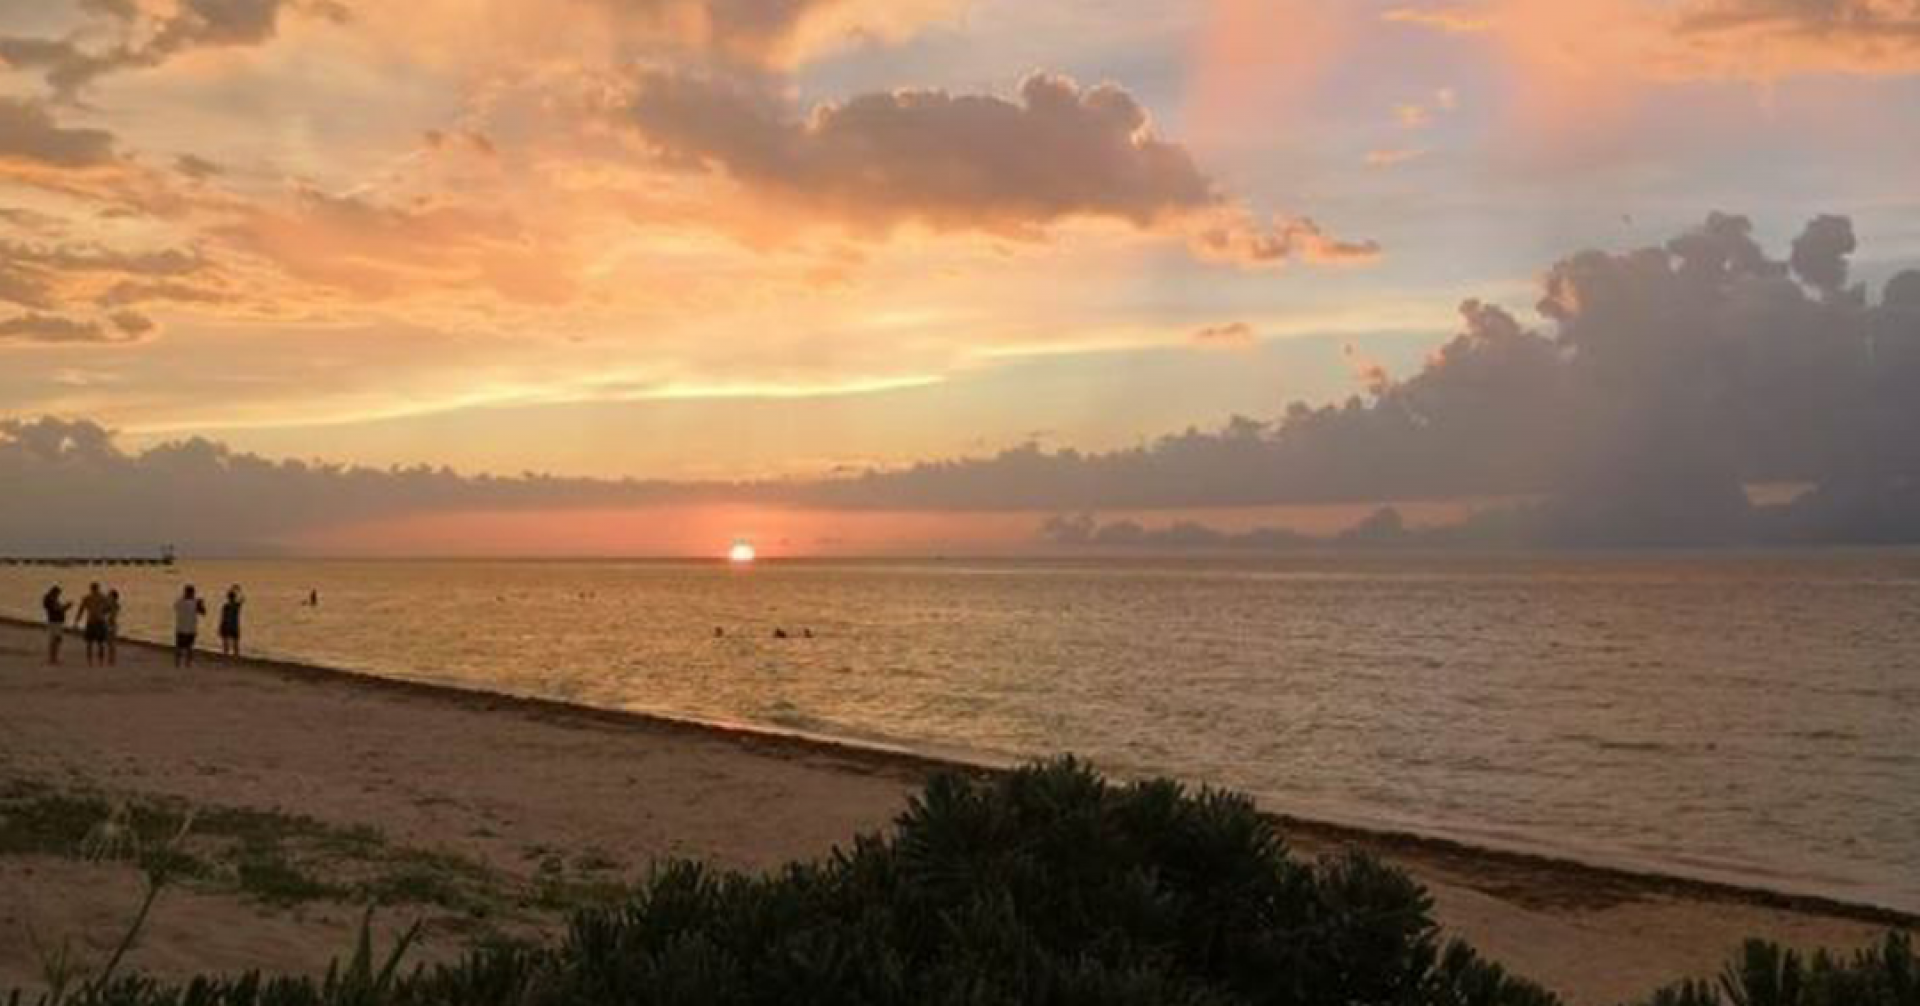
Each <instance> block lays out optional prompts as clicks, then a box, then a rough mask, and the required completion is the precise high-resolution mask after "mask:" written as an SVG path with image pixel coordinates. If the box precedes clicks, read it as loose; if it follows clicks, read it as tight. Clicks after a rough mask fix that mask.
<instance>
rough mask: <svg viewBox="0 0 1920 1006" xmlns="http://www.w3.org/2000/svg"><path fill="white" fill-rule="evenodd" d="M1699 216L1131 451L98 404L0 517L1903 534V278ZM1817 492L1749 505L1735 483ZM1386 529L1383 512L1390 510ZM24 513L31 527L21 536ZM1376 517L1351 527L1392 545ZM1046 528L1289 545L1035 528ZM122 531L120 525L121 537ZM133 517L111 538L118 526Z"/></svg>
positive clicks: (1916, 289) (1909, 524) (1101, 538)
mask: <svg viewBox="0 0 1920 1006" xmlns="http://www.w3.org/2000/svg"><path fill="white" fill-rule="evenodd" d="M1752 231H1753V228H1752V224H1751V223H1750V222H1749V221H1748V220H1747V219H1746V218H1744V217H1739V216H1732V215H1727V214H1720V213H1715V214H1713V215H1711V216H1710V217H1708V219H1707V220H1706V221H1705V222H1704V223H1702V224H1701V225H1699V226H1698V227H1695V228H1693V229H1691V230H1689V231H1687V232H1685V233H1683V234H1681V235H1679V236H1677V237H1675V238H1673V239H1672V240H1670V241H1668V242H1666V243H1665V244H1662V245H1654V246H1648V247H1642V248H1638V249H1632V250H1628V251H1624V252H1606V251H1584V252H1580V253H1578V254H1575V255H1572V256H1570V257H1567V258H1564V259H1561V260H1560V261H1559V262H1557V263H1555V264H1554V265H1553V266H1552V268H1550V269H1549V270H1548V271H1547V273H1546V274H1545V277H1544V278H1543V280H1542V290H1541V297H1540V300H1539V302H1538V304H1537V311H1538V313H1539V315H1540V316H1541V318H1542V319H1543V321H1544V322H1545V323H1546V326H1547V327H1546V330H1544V331H1543V330H1540V329H1535V328H1532V327H1529V326H1528V325H1526V324H1523V323H1522V321H1521V320H1520V319H1519V318H1517V317H1516V316H1515V315H1514V314H1513V313H1511V312H1509V311H1508V310H1506V309H1504V308H1502V307H1499V306H1497V305H1493V304H1489V303H1484V302H1481V301H1479V300H1468V301H1466V302H1465V303H1464V304H1462V306H1461V308H1460V314H1461V318H1462V322H1463V324H1462V331H1461V332H1460V333H1459V334H1457V335H1455V336H1454V337H1453V338H1451V339H1450V340H1448V341H1447V342H1445V343H1444V344H1443V345H1442V346H1441V347H1440V348H1439V349H1438V350H1437V351H1435V352H1434V354H1433V355H1432V357H1431V358H1430V359H1429V360H1428V361H1427V363H1426V364H1425V366H1424V367H1422V368H1421V369H1420V370H1419V372H1418V373H1415V374H1413V375H1411V376H1409V377H1406V378H1405V379H1394V378H1392V377H1390V376H1386V375H1380V376H1378V377H1377V378H1376V379H1375V380H1374V382H1373V383H1372V385H1371V387H1370V390H1369V391H1368V393H1367V394H1366V395H1365V396H1361V395H1355V396H1353V397H1351V398H1349V399H1347V400H1346V401H1345V402H1343V403H1338V404H1328V405H1319V406H1315V405H1313V404H1310V403H1305V402H1296V403H1294V404H1293V405H1292V406H1290V407H1289V408H1288V409H1287V410H1286V412H1285V413H1284V414H1283V415H1282V416H1280V417H1278V418H1275V419H1272V420H1258V419H1249V418H1244V417H1236V418H1234V419H1233V420H1232V421H1231V422H1229V423H1227V424H1226V425H1225V426H1224V427H1222V428H1220V429H1218V430H1214V431H1199V430H1188V431H1186V432H1184V433H1179V434H1174V435H1170V436H1165V437H1162V438H1160V439H1158V440H1156V441H1154V442H1153V443H1152V444H1150V445H1148V446H1145V447H1141V448H1138V449H1132V450H1123V451H1115V452H1107V453H1083V452H1081V451H1077V450H1073V449H1063V450H1056V451H1048V450H1043V449H1041V448H1039V447H1037V446H1034V445H1031V444H1029V445H1026V446H1022V447H1017V448H1013V449H1009V450H1005V451H1002V452H1000V453H999V454H996V455H992V456H989V457H979V458H971V459H961V460H954V461H943V462H928V463H921V464H917V465H913V466H910V467H906V468H900V469H893V470H885V471H871V472H867V473H864V474H860V475H855V476H848V477H839V478H830V479H823V480H816V481H810V482H762V483H725V484H722V483H671V482H648V483H640V482H632V481H620V482H616V481H605V480H592V479H552V478H543V477H538V476H523V477H518V478H506V479H502V478H492V477H477V478H469V477H462V476H460V475H457V474H455V473H453V472H451V471H447V470H433V469H425V468H420V469H411V470H390V471H377V470H371V469H364V468H361V469H355V468H348V467H341V466H325V465H314V464H307V463H302V462H279V463H275V462H271V461H267V460H264V459H261V458H258V457H255V456H252V455H248V454H244V453H239V452H234V451H232V450H230V449H228V448H226V447H224V446H221V445H218V444H215V443H211V442H208V441H205V440H201V439H194V440H189V441H184V442H178V443H170V444H166V445H162V446H160V447H156V448H153V449H150V450H147V451H144V452H137V453H132V452H127V451H123V450H122V449H120V448H119V447H117V446H116V445H115V444H114V443H113V441H112V439H111V437H110V435H109V434H108V433H107V432H106V431H105V430H103V429H102V428H101V427H99V426H98V425H96V424H92V423H87V422H71V421H61V420H55V419H42V420H38V421H24V420H10V421H7V422H4V423H0V477H4V479H5V481H6V482H7V484H8V485H10V486H14V487H16V488H15V489H14V490H13V491H12V492H10V493H9V494H8V496H7V498H6V499H5V500H0V527H4V528H14V529H20V530H17V531H15V532H13V534H14V535H15V536H20V535H22V534H24V535H25V536H26V538H25V539H24V540H25V542H26V543H28V544H31V543H33V540H34V536H35V535H39V536H41V538H40V539H39V540H40V541H41V542H42V543H45V542H49V541H63V540H65V541H83V540H101V539H103V538H104V539H110V540H133V541H139V540H146V541H184V542H191V543H194V544H202V545H213V546H216V547H217V546H221V545H227V546H231V545H237V544H248V543H266V542H272V541H275V540H284V539H286V538H288V537H289V536H291V535H293V534H294V533H296V532H298V531H300V530H302V529H306V528H312V527H314V526H317V525H326V524H329V523H333V524H340V523H353V522H356V521H367V520H377V519H380V518H389V517H397V516H403V515H413V514H421V513H429V514H430V513H435V512H462V511H498V510H527V509H535V510H566V509H569V508H595V507H619V506H626V507H644V506H663V505H682V506H684V505H695V504H700V503H712V502H720V501H727V502H752V503H758V504H766V505H782V506H797V507H808V508H822V509H830V510H843V511H871V510H891V511H954V512H965V511H1007V510H1020V511H1060V512H1092V511H1099V510H1169V511H1171V510H1181V509H1198V508H1222V507H1257V506H1275V505H1300V504H1325V503H1366V502H1372V501H1380V500H1409V499H1419V500H1446V499H1484V498H1490V497H1508V498H1511V497H1539V498H1542V499H1543V502H1541V503H1538V504H1530V505H1526V506H1523V507H1520V508H1518V509H1517V510H1510V511H1506V512H1503V513H1499V514H1496V515H1493V516H1492V517H1490V518H1486V519H1482V520H1480V521H1479V523H1478V524H1477V525H1475V526H1473V527H1470V528H1467V529H1464V530H1461V531H1459V532H1458V533H1455V534H1453V536H1452V537H1447V536H1441V537H1440V538H1437V539H1436V538H1434V537H1432V536H1427V537H1421V538H1417V539H1412V540H1417V541H1419V542H1422V543H1434V542H1436V541H1466V542H1473V543H1483V544H1484V543H1489V542H1502V543H1515V544H1520V543H1594V544H1603V543H1635V544H1647V543H1663V544H1700V543H1719V542H1731V541H1753V540H1779V541H1789V540H1791V541H1854V540H1859V541H1874V540H1920V508H1917V507H1916V506H1915V504H1916V503H1917V502H1920V270H1909V271H1905V272H1902V273H1900V274H1898V275H1896V276H1895V277H1893V278H1892V279H1891V280H1890V281H1888V282H1887V283H1886V284H1885V285H1884V288H1883V289H1882V290H1881V291H1880V292H1879V295H1878V296H1877V298H1876V297H1875V296H1874V295H1873V294H1872V293H1871V292H1870V291H1869V290H1868V289H1867V287H1866V285H1865V284H1862V283H1859V282H1855V281H1853V279H1852V273H1851V261H1850V260H1851V257H1852V256H1853V255H1854V254H1855V252H1856V239H1855V235H1854V230H1853V225H1852V222H1851V221H1849V220H1848V219H1846V218H1844V217H1837V216H1822V217H1818V218H1816V219H1814V220H1813V221H1811V222H1810V223H1808V224H1807V225H1806V227H1805V228H1804V229H1803V230H1802V231H1801V232H1800V234H1799V235H1798V237H1796V238H1795V239H1794V240H1793V241H1792V243H1791V245H1790V247H1789V248H1787V249H1786V250H1785V254H1784V255H1775V254H1770V253H1769V252H1768V250H1767V249H1766V248H1764V247H1762V246H1761V245H1760V244H1759V243H1758V242H1757V241H1756V240H1755V239H1754V237H1753V233H1752ZM1782 483H1785V484H1794V485H1800V486H1806V487H1810V489H1811V491H1810V492H1808V493H1807V494H1806V495H1805V496H1803V497H1802V498H1801V499H1800V500H1798V501H1797V502H1795V503H1794V504H1793V505H1792V506H1789V507H1785V508H1776V509H1775V510H1774V511H1773V512H1770V513H1767V514H1759V515H1757V514H1756V512H1755V511H1754V509H1753V508H1752V507H1751V506H1750V505H1749V503H1748V496H1747V492H1746V489H1747V487H1749V486H1753V485H1761V484H1782ZM1382 522H1385V523H1384V524H1383V523H1382ZM27 529H32V530H27ZM1403 532H1404V529H1402V528H1399V527H1398V525H1396V524H1394V523H1393V522H1392V520H1391V519H1390V518H1388V517H1384V516H1383V517H1381V518H1378V519H1376V520H1375V521H1374V522H1372V523H1370V524H1368V525H1363V526H1362V527H1361V528H1360V529H1357V530H1356V532H1355V536H1350V537H1349V538H1348V539H1347V542H1348V543H1375V544H1378V543H1392V542H1394V541H1396V540H1399V539H1400V538H1401V537H1404V534H1403ZM1047 533H1048V535H1049V537H1050V538H1051V540H1053V541H1054V542H1056V543H1063V544H1090V543H1091V544H1117V545H1155V544H1173V545H1213V546H1220V545H1241V546H1249V547H1261V546H1266V547H1271V546H1275V545H1282V544H1299V541H1300V540H1299V539H1297V538H1294V537H1289V536H1287V535H1284V534H1282V533H1280V532H1278V531H1274V532H1269V533H1267V534H1264V535H1263V534H1254V535H1248V536H1243V537H1242V538H1240V539H1233V538H1223V537H1221V536H1219V535H1216V534H1212V533H1211V532H1209V531H1207V530H1206V529H1204V528H1201V527H1198V526H1188V527H1187V528H1186V529H1185V530H1178V529H1176V530H1175V532H1174V533H1171V534H1159V535H1157V536H1156V535H1154V534H1149V533H1145V532H1144V531H1142V529H1139V528H1137V527H1136V528H1133V529H1132V530H1127V529H1126V528H1125V527H1121V528H1119V529H1118V530H1116V529H1115V528H1112V527H1108V528H1101V527H1099V526H1098V525H1096V524H1095V523H1094V521H1093V518H1092V517H1091V516H1087V517H1081V518H1078V519H1075V520H1056V521H1054V522H1052V523H1050V524H1049V525H1048V528H1047ZM115 536H121V537H115ZM127 536H130V537H127Z"/></svg>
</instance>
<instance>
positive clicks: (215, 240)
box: [0, 0, 1920, 502]
mask: <svg viewBox="0 0 1920 1006" xmlns="http://www.w3.org/2000/svg"><path fill="white" fill-rule="evenodd" d="M0 68H4V69H0V417H4V416H14V417H22V418H26V417H37V416H41V415H55V416H61V417H68V418H84V419H86V420H90V421H92V422H96V423H99V424H102V425H103V426H105V427H108V428H111V429H113V430H116V431H118V436H119V443H120V444H121V445H122V446H123V447H124V448H126V449H129V450H136V449H141V448H145V447H150V446H152V445H154V444H157V443H161V442H163V441H166V440H170V439H176V438H180V437H185V436H194V435H198V436H205V437H207V438H210V439H212V440H216V441H220V442H223V443H225V444H228V445H231V446H232V447H233V448H234V449H236V450H242V451H248V452H254V453H258V454H260V455H263V456H266V457H271V458H324V459H328V460H331V461H337V462H349V463H357V464H368V465H373V466H382V467H384V466H388V465H392V464H414V463H427V464H431V465H435V466H438V465H443V464H444V465H451V466H453V467H455V468H457V469H459V470H461V471H463V472H470V473H471V472H497V473H507V474H517V473H520V472H522V471H528V470H532V471H542V472H553V473H557V474H562V475H571V476H583V477H595V478H623V477H635V478H658V479H670V480H709V479H730V480H731V479H793V478H819V477H823V476H832V475H835V474H839V473H845V472H849V471H856V470H864V469H868V468H873V467H881V468H885V467H889V466H899V465H904V464H907V463H911V462H915V461H923V460H929V459H943V458H953V457H961V456H977V455H984V454H990V453H992V452H995V451H999V450H1001V449H1004V448H1009V447H1014V446H1017V445H1019V444H1022V443H1026V442H1029V441H1032V442H1036V443H1038V444H1040V445H1042V446H1044V447H1048V448H1064V447H1072V448H1077V449H1081V450H1090V451H1102V450H1111V449H1115V448H1124V447H1129V446H1132V445H1138V444H1142V443H1147V442H1150V441H1152V440H1153V439H1154V438H1156V437H1160V436H1163V435H1165V434H1169V433H1174V432H1177V431H1179V430H1182V429H1185V428H1187V427H1200V428H1204V429H1213V428H1216V427H1218V426H1220V425H1221V424H1222V423H1224V422H1226V421H1227V419H1228V418H1229V417H1230V416H1232V415H1235V414H1244V415H1250V416H1255V417H1260V418H1262V419H1271V418H1274V417H1277V416H1279V415H1280V414H1281V413H1282V411H1283V410H1284V409H1285V407H1286V405H1287V403H1289V402H1291V401H1295V400H1303V401H1306V402H1309V403H1315V404H1318V403H1325V402H1333V401H1339V400H1341V399H1344V398H1346V397H1347V396H1349V395H1353V394H1365V393H1367V392H1368V391H1369V389H1370V388H1377V387H1380V386H1383V385H1381V383H1380V382H1382V381H1397V380H1404V379H1406V378H1409V377H1411V376H1413V375H1414V374H1416V373H1417V372H1419V371H1420V369H1421V367H1422V366H1423V365H1424V363H1425V361H1427V359H1428V357H1429V354H1431V353H1433V352H1434V351H1435V350H1436V349H1437V348H1438V347H1440V346H1441V345H1442V344H1443V343H1445V342H1446V341H1447V340H1448V339H1449V338H1451V337H1453V336H1454V335H1456V334H1458V333H1459V332H1460V330H1461V320H1460V318H1459V316H1458V313H1457V310H1458V306H1459V304H1460V303H1461V302H1462V301H1463V300H1466V299H1468V298H1478V299H1479V300H1481V301H1484V302H1486V303H1488V304H1492V305H1498V306H1500V307H1502V308H1505V309H1506V310H1507V311H1508V312H1511V314H1512V315H1513V316H1514V317H1516V318H1518V319H1519V321H1520V323H1521V324H1523V325H1525V326H1530V327H1531V326H1537V325H1540V324H1541V323H1542V321H1541V318H1540V316H1539V315H1538V314H1536V312H1535V303H1536V301H1538V300H1539V299H1540V298H1541V296H1542V291H1541V277H1542V275H1543V273H1544V272H1545V271H1546V270H1547V269H1548V267H1549V266H1550V265H1551V264H1552V263H1553V262H1555V261H1556V260H1558V259H1562V258H1564V257H1565V256H1568V255H1570V254H1572V253H1574V252H1577V251H1579V250H1581V249H1585V248H1598V249H1602V250H1607V251H1623V250H1626V249H1632V248H1639V247H1657V246H1661V245H1663V244H1664V243H1665V242H1667V241H1668V240H1669V239H1671V238H1674V237H1675V236H1676V235H1680V234H1683V233H1685V232H1687V231H1688V230H1689V229H1690V228H1694V227H1697V226H1700V222H1701V221H1702V220H1704V219H1706V218H1707V216H1708V214H1709V212H1710V211H1716V210H1722V211H1727V212H1730V213H1737V214H1744V215H1746V216H1747V217H1749V218H1751V220H1752V234H1753V237H1754V239H1755V240H1756V241H1758V242H1759V244H1760V245H1762V246H1764V247H1765V248H1767V249H1769V250H1771V251H1774V252H1776V253H1779V252H1783V251H1784V249H1785V248H1786V246H1787V244H1788V243H1789V242H1790V241H1792V240H1793V239H1794V237H1795V235H1797V234H1799V233H1800V232H1801V229H1802V227H1803V226H1805V225H1806V224H1807V223H1808V221H1809V220H1812V219H1814V218H1815V217H1816V216H1819V215H1821V214H1838V215H1841V216H1844V217H1846V218H1848V219H1850V221H1851V224H1852V229H1853V233H1854V234H1855V235H1856V236H1857V239H1858V251H1857V252H1856V253H1855V254H1853V257H1852V260H1851V273H1850V276H1849V278H1850V279H1851V280H1854V281H1859V282H1862V283H1864V284H1865V288H1866V290H1867V291H1868V292H1869V295H1870V296H1871V297H1872V298H1873V299H1875V300H1877V299H1878V298H1879V295H1880V290H1881V288H1882V286H1883V285H1885V284H1886V283H1887V281H1888V280H1889V279H1891V278H1892V277H1894V276H1895V275H1896V274H1897V273H1899V272H1900V271H1902V270H1904V269H1908V268H1912V267H1913V266H1915V265H1916V264H1920V184H1916V178H1920V0H1555V2H1552V3H1545V2H1539V0H1459V2H1452V3H1445V4H1434V5H1421V4H1420V3H1419V2H1418V0H1393V2H1375V0H1338V2H1326V0H1319V2H1296V0H1190V2H1175V0H1044V2H1035V0H408V2H405V3H393V2H387V0H71V2H67V0H0ZM1809 282H1811V280H1810V281H1809ZM1272 502H1281V501H1277V500H1276V501H1272Z"/></svg>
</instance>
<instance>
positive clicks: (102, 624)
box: [80, 583, 109, 667]
mask: <svg viewBox="0 0 1920 1006" xmlns="http://www.w3.org/2000/svg"><path fill="white" fill-rule="evenodd" d="M107 604H108V602H107V595H106V594H105V593H104V592H103V591H101V589H100V585H99V584H97V583H95V584H91V585H89V586H88V587H87V596H85V597H83V598H81V599H80V635H81V638H82V639H84V640H86V644H87V666H88V667H93V666H96V665H98V664H104V663H106V662H107V619H108V617H109V616H108V611H107Z"/></svg>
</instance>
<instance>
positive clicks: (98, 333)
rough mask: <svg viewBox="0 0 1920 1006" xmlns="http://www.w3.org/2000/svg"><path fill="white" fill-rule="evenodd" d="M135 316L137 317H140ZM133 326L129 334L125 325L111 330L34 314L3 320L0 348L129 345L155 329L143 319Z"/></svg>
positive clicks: (90, 323) (97, 323) (99, 325)
mask: <svg viewBox="0 0 1920 1006" xmlns="http://www.w3.org/2000/svg"><path fill="white" fill-rule="evenodd" d="M132 317H135V318H138V316H132ZM141 323H144V324H141ZM133 324H134V327H135V328H136V330H134V331H129V330H128V327H127V326H124V325H115V326H114V327H113V328H111V329H109V328H107V327H105V326H102V325H101V324H100V323H99V322H96V321H80V320H77V319H73V318H67V317H64V316H62V315H57V314H42V313H40V312H38V311H33V312H28V313H26V314H21V315H15V316H13V317H11V318H0V346H8V345H32V346H53V345H67V344H71V343H110V342H130V341H133V339H134V338H136V337H137V336H139V335H142V334H144V333H145V332H146V331H147V330H149V329H151V328H152V327H153V326H152V323H151V322H147V321H146V319H144V318H140V319H139V321H137V322H134V323H133Z"/></svg>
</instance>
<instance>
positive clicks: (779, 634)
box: [773, 629, 787, 639]
mask: <svg viewBox="0 0 1920 1006" xmlns="http://www.w3.org/2000/svg"><path fill="white" fill-rule="evenodd" d="M773 638H775V639H785V638H787V630H785V629H775V630H773Z"/></svg>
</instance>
